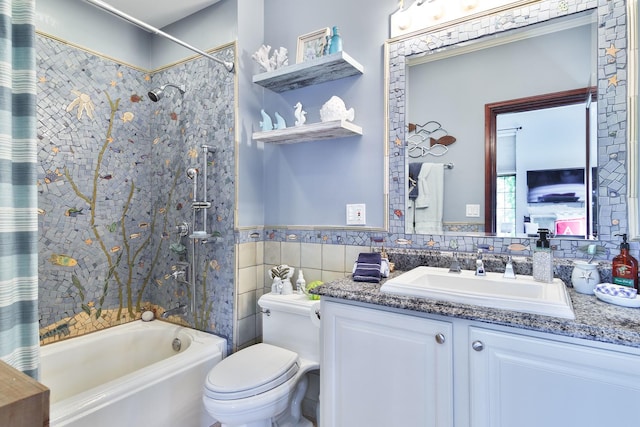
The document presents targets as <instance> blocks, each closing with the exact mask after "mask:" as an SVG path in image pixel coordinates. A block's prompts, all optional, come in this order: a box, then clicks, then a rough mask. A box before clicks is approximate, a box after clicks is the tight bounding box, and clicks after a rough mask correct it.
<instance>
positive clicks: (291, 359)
mask: <svg viewBox="0 0 640 427" xmlns="http://www.w3.org/2000/svg"><path fill="white" fill-rule="evenodd" d="M258 304H259V305H260V307H261V311H262V313H263V314H262V316H263V319H262V325H263V326H262V330H263V342H262V343H259V344H255V345H253V346H250V347H247V348H245V349H243V350H240V351H238V352H236V353H234V354H232V355H231V356H229V357H227V358H226V359H224V360H222V361H221V362H220V363H218V364H217V365H216V366H215V367H214V368H213V369H212V370H211V371H210V372H209V374H208V375H207V378H206V380H205V388H204V396H203V401H204V405H205V408H206V410H207V412H208V413H209V414H210V415H211V416H212V417H214V418H215V419H216V420H218V421H220V422H221V424H222V426H223V427H271V426H272V425H277V426H279V427H311V426H312V425H313V424H312V423H311V421H309V420H308V419H306V418H305V417H304V416H302V408H301V407H302V400H303V399H304V397H305V393H306V391H307V387H308V377H307V373H308V372H310V371H312V370H317V369H319V367H320V365H319V357H320V352H319V344H320V335H319V332H320V331H319V328H318V322H317V321H312V316H317V314H316V311H317V310H319V303H318V301H311V300H309V299H308V298H307V297H306V296H304V295H295V294H294V295H273V294H266V295H263V296H262V297H261V298H260V300H259V301H258ZM317 412H318V411H316V413H317Z"/></svg>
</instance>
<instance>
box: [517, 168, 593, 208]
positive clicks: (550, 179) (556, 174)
mask: <svg viewBox="0 0 640 427" xmlns="http://www.w3.org/2000/svg"><path fill="white" fill-rule="evenodd" d="M585 195H586V186H585V184H584V168H575V169H545V170H531V171H527V202H528V203H576V202H584V201H585Z"/></svg>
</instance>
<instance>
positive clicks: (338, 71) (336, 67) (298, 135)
mask: <svg viewBox="0 0 640 427" xmlns="http://www.w3.org/2000/svg"><path fill="white" fill-rule="evenodd" d="M363 72H364V67H363V66H362V65H361V64H360V63H358V61H356V60H355V59H353V58H352V57H351V56H349V55H348V54H347V53H346V52H336V53H333V54H331V55H325V56H322V57H320V58H315V59H312V60H309V61H305V62H302V63H299V64H293V65H289V66H287V67H283V68H279V69H277V70H273V71H268V72H265V73H261V74H258V75H255V76H253V83H255V84H257V85H260V86H262V87H264V88H267V89H269V90H272V91H274V92H277V93H281V92H286V91H289V90H293V89H299V88H303V87H307V86H312V85H316V84H320V83H325V82H329V81H333V80H338V79H343V78H345V77H350V76H356V75H360V74H362V73H363ZM356 135H362V128H361V127H360V126H358V125H356V124H354V123H351V122H348V121H346V120H334V121H329V122H321V123H310V124H305V125H301V126H294V125H293V123H292V124H290V125H289V126H288V127H287V128H286V129H275V130H268V131H261V132H254V133H253V135H252V138H253V140H254V141H259V142H268V143H272V144H292V143H297V142H305V141H318V140H322V139H334V138H346V137H349V136H356Z"/></svg>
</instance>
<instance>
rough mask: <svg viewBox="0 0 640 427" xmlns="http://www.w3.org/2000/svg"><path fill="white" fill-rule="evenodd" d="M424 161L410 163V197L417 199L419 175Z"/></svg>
mask: <svg viewBox="0 0 640 427" xmlns="http://www.w3.org/2000/svg"><path fill="white" fill-rule="evenodd" d="M421 168H422V163H419V162H418V163H409V199H410V200H415V199H416V198H417V197H418V176H419V175H420V169H421Z"/></svg>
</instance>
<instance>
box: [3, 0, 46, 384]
mask: <svg viewBox="0 0 640 427" xmlns="http://www.w3.org/2000/svg"><path fill="white" fill-rule="evenodd" d="M34 14H35V0H0V359H2V360H3V361H4V362H6V363H8V364H9V365H12V366H13V367H15V368H16V369H19V370H21V371H23V372H25V373H26V374H28V375H30V376H32V377H34V378H36V377H37V375H38V363H39V361H38V354H39V339H38V219H37V188H36V149H37V144H36V117H35V116H36V89H35V86H36V81H35V80H36V78H35V67H36V61H35V27H34Z"/></svg>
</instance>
